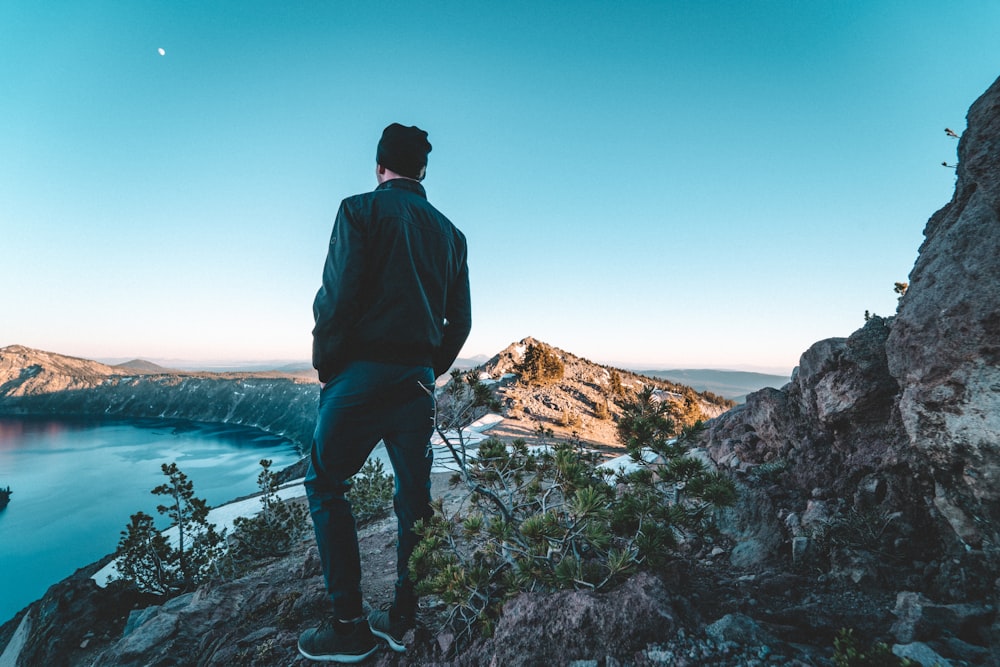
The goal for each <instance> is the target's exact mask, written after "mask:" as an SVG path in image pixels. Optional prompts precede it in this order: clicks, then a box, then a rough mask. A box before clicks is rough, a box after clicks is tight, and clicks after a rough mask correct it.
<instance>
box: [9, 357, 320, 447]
mask: <svg viewBox="0 0 1000 667" xmlns="http://www.w3.org/2000/svg"><path fill="white" fill-rule="evenodd" d="M318 393H319V385H318V384H317V383H316V382H311V381H308V380H304V379H303V378H299V377H293V376H287V375H282V374H280V373H186V372H180V371H176V372H144V371H142V370H137V369H135V368H134V367H123V366H106V365H104V364H100V363H98V362H96V361H88V360H86V359H76V358H73V357H66V356H63V355H58V354H53V353H50V352H43V351H40V350H33V349H30V348H26V347H22V346H10V347H6V348H2V349H0V414H6V415H60V416H97V417H120V418H149V417H152V418H167V419H185V420H191V421H202V422H213V423H227V424H236V425H240V426H248V427H252V428H259V429H261V430H264V431H267V432H268V433H273V434H274V435H279V436H282V437H285V438H288V439H289V440H291V441H292V442H294V443H296V444H297V445H299V447H300V448H303V449H304V448H306V447H308V446H309V443H310V441H311V438H312V431H313V428H314V424H315V419H316V402H317V396H318Z"/></svg>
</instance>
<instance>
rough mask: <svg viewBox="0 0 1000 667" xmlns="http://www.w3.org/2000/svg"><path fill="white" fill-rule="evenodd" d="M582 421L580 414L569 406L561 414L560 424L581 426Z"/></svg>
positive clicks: (567, 426)
mask: <svg viewBox="0 0 1000 667" xmlns="http://www.w3.org/2000/svg"><path fill="white" fill-rule="evenodd" d="M582 423H583V420H582V419H580V415H578V414H576V413H575V412H573V411H572V410H570V409H568V408H567V409H564V410H563V411H562V415H560V416H559V425H560V426H565V427H566V428H569V427H572V426H579V425H580V424H582Z"/></svg>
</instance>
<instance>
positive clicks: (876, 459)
mask: <svg viewBox="0 0 1000 667" xmlns="http://www.w3.org/2000/svg"><path fill="white" fill-rule="evenodd" d="M957 175H958V180H957V183H956V187H955V195H954V197H953V198H952V200H951V202H950V203H949V204H948V205H946V206H945V207H944V208H942V209H941V210H940V211H938V212H937V213H935V214H934V216H932V217H931V219H930V220H929V221H928V223H927V226H926V228H925V231H924V235H925V241H924V243H923V245H922V246H921V249H920V255H919V258H918V259H917V262H916V265H915V266H914V268H913V271H912V272H911V274H910V283H909V288H908V290H907V291H906V293H905V295H904V296H903V297H902V298H901V300H900V304H899V309H898V313H897V315H896V316H895V317H891V318H885V319H883V318H880V317H873V318H871V319H870V320H869V321H868V322H867V323H866V324H865V325H864V326H863V327H862V328H861V329H859V330H858V331H856V332H855V333H854V334H852V335H851V336H850V337H849V338H846V339H830V340H824V341H820V342H818V343H816V344H815V345H813V346H812V347H811V348H810V349H809V350H807V351H806V352H805V353H804V354H803V355H802V357H801V361H800V364H799V367H798V368H797V369H796V371H795V373H793V376H792V380H791V382H790V383H789V384H788V385H786V386H785V387H783V388H782V389H781V390H763V391H760V392H757V393H755V394H751V395H750V396H749V397H748V399H747V402H746V404H745V405H743V406H740V407H738V408H736V409H734V410H732V411H730V412H729V413H727V414H725V415H722V416H721V417H720V418H718V419H716V420H714V421H713V422H711V424H710V428H709V430H708V432H707V434H706V435H705V437H704V439H703V440H702V444H703V445H704V447H705V448H706V450H707V452H708V453H709V454H710V456H711V457H712V458H713V459H714V460H715V461H716V462H718V463H719V464H720V465H721V466H722V467H724V468H727V469H729V470H732V471H733V472H735V473H736V474H737V475H738V476H739V477H740V479H741V480H742V483H743V485H744V489H745V493H744V498H747V499H751V500H749V502H745V503H743V505H742V506H741V508H740V509H739V510H738V511H737V512H736V513H735V514H734V515H733V516H732V517H730V534H731V535H732V536H733V537H734V538H735V539H737V540H738V541H740V542H741V543H742V544H743V545H745V546H744V547H743V548H742V549H741V548H740V547H737V549H735V550H734V554H737V555H738V554H742V557H743V561H742V562H741V563H740V564H741V565H761V564H764V563H770V564H772V565H773V564H784V565H786V566H788V565H791V566H804V565H811V566H817V565H818V566H820V567H822V568H824V569H825V571H826V572H827V576H832V577H834V578H837V579H839V580H842V581H844V582H846V583H849V584H854V585H866V584H883V585H887V586H890V587H892V586H897V587H901V588H898V589H900V590H911V591H921V592H923V593H926V594H927V595H928V596H929V597H930V598H933V599H935V600H938V601H939V602H941V603H944V602H954V603H958V602H962V601H968V600H988V601H989V602H991V603H992V602H993V601H994V596H995V593H996V591H995V590H994V583H993V582H994V580H995V579H996V577H997V575H998V574H1000V484H998V480H1000V80H998V81H997V82H996V83H994V84H993V85H992V86H991V87H990V89H989V90H987V91H986V93H985V94H984V95H983V96H982V97H981V98H980V99H979V100H978V101H977V102H976V103H975V104H974V105H973V106H972V107H971V109H970V111H969V115H968V130H967V131H966V132H965V133H964V135H963V136H962V138H961V141H960V143H959V166H958V170H957Z"/></svg>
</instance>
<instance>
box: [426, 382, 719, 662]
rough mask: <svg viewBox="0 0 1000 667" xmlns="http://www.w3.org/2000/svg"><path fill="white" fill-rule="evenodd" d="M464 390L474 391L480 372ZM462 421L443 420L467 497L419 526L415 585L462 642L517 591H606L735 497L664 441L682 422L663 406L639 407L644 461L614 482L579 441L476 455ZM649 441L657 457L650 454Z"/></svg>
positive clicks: (496, 444)
mask: <svg viewBox="0 0 1000 667" xmlns="http://www.w3.org/2000/svg"><path fill="white" fill-rule="evenodd" d="M463 391H465V392H466V393H465V394H464V396H465V400H466V401H471V402H473V403H474V402H475V401H476V396H477V395H478V394H477V391H478V390H477V389H476V387H475V381H474V380H470V381H469V382H468V383H467V384H466V389H464V390H463ZM656 410H659V408H656ZM454 426H455V424H448V423H441V422H439V423H438V424H437V429H438V433H439V434H440V435H441V437H442V438H444V440H445V442H446V444H447V446H448V448H449V450H450V451H451V453H452V456H453V460H454V463H455V464H456V466H457V472H456V475H455V476H454V477H453V480H452V481H453V483H454V484H456V485H464V486H465V487H466V489H467V490H468V492H469V496H468V498H467V499H466V500H467V502H466V503H463V505H462V508H461V509H460V510H459V511H458V512H457V513H456V514H455V515H448V514H447V513H446V511H445V508H444V506H443V503H441V502H440V501H439V502H437V503H435V515H434V517H433V518H432V519H430V520H429V521H426V522H423V523H421V524H420V525H418V527H417V532H418V533H419V534H420V535H421V541H420V543H419V544H418V545H417V548H416V549H415V550H414V553H413V556H412V558H411V560H410V568H411V572H413V575H414V577H415V579H416V580H417V582H418V583H417V586H418V592H420V593H421V594H425V595H428V594H429V595H435V596H437V597H439V598H440V599H441V601H442V602H443V603H444V604H445V605H447V607H448V610H449V611H448V620H447V621H446V622H447V623H449V624H450V625H452V629H453V630H454V631H455V632H456V633H457V636H458V638H459V639H460V640H461V641H459V642H456V645H455V648H456V650H457V649H458V648H459V644H461V643H462V642H464V641H467V640H470V639H471V638H472V637H473V635H474V631H475V629H476V628H478V629H480V630H481V631H483V632H484V633H486V634H489V632H490V630H491V628H492V626H493V623H494V622H495V620H496V617H497V615H498V613H499V609H500V607H501V605H502V603H503V601H504V600H505V599H507V598H509V597H510V596H512V595H515V594H517V593H519V592H522V591H537V590H556V589H560V588H587V589H600V588H602V587H605V586H607V585H609V584H611V583H612V582H615V581H617V580H618V579H619V578H621V577H622V576H623V575H625V574H628V573H630V572H632V571H634V570H635V569H636V568H639V567H655V566H659V565H661V564H662V563H663V562H664V560H665V559H666V558H667V557H668V553H669V552H668V549H669V548H670V547H672V546H674V545H675V544H676V543H677V541H678V539H680V538H684V537H687V538H690V539H697V538H698V536H699V535H700V532H701V531H703V530H704V529H705V527H706V519H707V518H708V517H709V515H710V511H711V510H712V509H714V508H716V507H720V506H723V505H726V504H730V503H732V502H733V500H734V498H735V491H734V487H733V485H732V483H731V482H729V480H727V479H725V478H722V477H720V476H718V475H713V474H711V473H709V472H707V471H706V470H705V469H704V468H703V466H702V464H701V463H700V462H698V461H696V460H694V459H691V458H689V457H686V456H684V453H685V451H684V448H683V446H680V445H674V444H672V443H670V444H669V445H668V443H667V439H666V436H664V437H663V438H662V442H660V435H659V434H660V433H661V431H663V430H664V426H669V429H667V430H672V428H673V425H672V422H671V421H670V420H669V419H667V418H666V417H663V416H662V415H661V414H660V413H659V412H656V411H653V412H651V413H648V414H645V415H638V414H634V415H632V417H631V420H630V421H629V428H628V431H627V440H628V442H629V443H630V444H629V449H630V452H635V459H636V460H637V461H638V462H639V466H638V470H637V471H636V472H633V473H629V474H620V475H618V476H617V478H616V479H614V480H611V477H612V476H613V474H612V473H611V472H610V471H609V470H607V469H602V468H600V467H598V462H599V455H598V454H597V453H595V452H590V451H587V450H585V449H584V448H583V447H582V446H580V444H579V442H578V441H577V443H575V444H573V443H561V444H557V445H555V446H554V447H542V448H537V449H535V450H532V449H530V448H529V447H528V446H527V444H526V443H525V442H524V441H523V440H515V441H513V442H512V443H511V444H510V445H507V444H505V443H503V442H501V441H500V440H498V439H495V438H490V439H487V440H485V441H483V442H482V443H480V445H479V448H478V452H477V454H478V455H477V456H474V457H473V456H469V452H468V451H467V448H466V446H465V443H464V442H462V441H461V440H460V439H458V440H456V438H455V436H454V435H453V434H454V431H450V429H452V428H453V427H454ZM651 447H655V451H656V452H657V454H658V455H659V456H660V457H661V458H660V461H658V462H655V463H649V462H648V460H647V459H648V457H646V456H644V455H643V454H644V451H643V450H645V449H649V448H651ZM612 481H613V482H614V483H611V482H612Z"/></svg>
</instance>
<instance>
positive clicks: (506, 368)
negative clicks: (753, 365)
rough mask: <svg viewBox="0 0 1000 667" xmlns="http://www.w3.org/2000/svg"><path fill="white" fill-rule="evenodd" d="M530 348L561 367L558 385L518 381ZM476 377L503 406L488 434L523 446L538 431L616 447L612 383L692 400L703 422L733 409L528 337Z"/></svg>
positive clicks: (617, 405)
mask: <svg viewBox="0 0 1000 667" xmlns="http://www.w3.org/2000/svg"><path fill="white" fill-rule="evenodd" d="M533 345H537V346H540V347H542V348H543V349H545V350H547V351H549V352H551V353H554V354H555V355H556V356H557V357H558V358H559V360H560V361H561V362H562V364H563V375H562V378H561V379H560V380H558V381H555V382H552V383H549V384H534V383H525V382H523V381H522V380H521V379H520V377H519V367H520V364H521V362H522V361H523V360H524V355H525V353H526V351H527V350H528V348H529V347H531V346H533ZM479 377H480V379H481V380H483V381H484V382H487V383H489V384H490V385H491V386H492V387H493V390H494V393H495V394H496V396H497V398H498V399H499V400H500V402H501V405H502V406H503V417H504V421H503V422H502V423H500V424H499V425H498V426H495V427H494V428H493V429H491V431H490V433H491V434H492V435H497V436H500V437H508V438H515V437H516V438H523V439H525V440H529V441H531V440H532V439H533V438H534V437H535V436H537V435H538V430H539V428H543V429H552V431H553V432H554V434H555V436H556V437H557V438H563V439H570V438H573V437H579V438H580V439H581V440H582V441H583V442H585V443H587V444H589V445H592V446H602V447H618V446H620V444H619V440H618V433H617V427H616V422H615V419H616V418H617V417H618V416H620V415H621V414H622V406H621V403H622V399H623V396H620V395H619V396H616V395H615V392H614V390H613V389H612V387H613V385H614V383H615V381H617V382H618V383H620V385H621V387H622V388H623V389H624V390H631V391H638V390H640V389H641V388H642V387H648V386H652V387H653V388H654V389H655V390H657V391H658V395H659V396H661V397H663V398H664V399H667V400H677V401H685V400H688V399H690V400H693V401H694V402H695V403H696V404H697V406H698V409H699V410H700V411H701V414H702V415H703V418H705V419H711V418H713V417H717V416H719V415H720V414H722V413H723V412H725V411H726V410H728V409H730V408H731V407H733V405H734V403H733V402H732V401H730V400H727V399H725V398H722V397H720V396H712V395H706V394H697V393H695V392H696V390H695V389H694V388H693V387H691V386H688V385H687V384H686V383H680V382H674V381H672V380H667V379H663V378H656V377H652V376H649V375H640V374H638V373H636V372H635V371H628V370H623V369H617V368H612V367H610V366H604V365H601V364H596V363H594V362H591V361H589V360H587V359H584V358H582V357H578V356H576V355H575V354H572V353H570V352H566V351H565V350H560V349H559V348H557V347H554V346H552V345H548V344H547V343H544V342H542V341H538V340H535V339H534V338H530V337H528V338H525V339H523V340H521V341H518V342H516V343H512V344H511V345H509V346H507V347H506V348H504V349H503V350H501V351H500V353H499V354H497V355H496V356H494V357H492V358H491V359H489V360H488V361H487V362H486V363H485V364H482V366H480V367H479Z"/></svg>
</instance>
